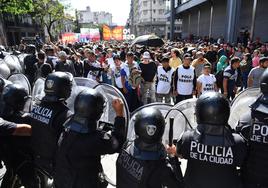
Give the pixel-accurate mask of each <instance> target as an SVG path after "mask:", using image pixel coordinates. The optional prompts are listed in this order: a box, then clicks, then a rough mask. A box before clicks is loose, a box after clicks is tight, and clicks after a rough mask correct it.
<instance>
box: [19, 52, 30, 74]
mask: <svg viewBox="0 0 268 188" xmlns="http://www.w3.org/2000/svg"><path fill="white" fill-rule="evenodd" d="M27 55H28V54H20V55H18V56H17V58H18V59H19V63H20V66H21V67H22V71H23V72H24V69H23V67H24V58H25V57H26V56H27Z"/></svg>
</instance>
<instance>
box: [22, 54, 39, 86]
mask: <svg viewBox="0 0 268 188" xmlns="http://www.w3.org/2000/svg"><path fill="white" fill-rule="evenodd" d="M37 62H38V59H37V57H36V55H34V54H31V55H27V56H26V57H25V58H24V65H25V75H26V76H27V78H28V80H29V82H30V83H31V85H32V84H33V83H34V80H35V68H34V64H35V63H37Z"/></svg>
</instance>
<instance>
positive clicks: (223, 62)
mask: <svg viewBox="0 0 268 188" xmlns="http://www.w3.org/2000/svg"><path fill="white" fill-rule="evenodd" d="M227 66H228V59H227V57H226V56H225V55H223V56H221V57H220V59H219V62H218V63H217V72H216V73H219V72H221V71H223V70H224V69H225V68H226V67H227Z"/></svg>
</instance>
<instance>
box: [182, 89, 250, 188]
mask: <svg viewBox="0 0 268 188" xmlns="http://www.w3.org/2000/svg"><path fill="white" fill-rule="evenodd" d="M229 115H230V107H229V102H228V101H227V100H226V99H225V98H224V96H223V95H221V94H220V93H216V92H208V93H205V94H203V95H201V96H200V98H199V99H198V100H197V102H196V120H197V124H198V125H197V128H196V129H194V130H191V131H187V132H185V133H184V134H183V136H182V138H181V140H180V141H179V142H178V143H177V153H178V155H179V156H182V157H183V158H185V159H187V160H188V163H187V169H186V172H185V176H184V181H185V186H186V187H187V188H188V187H189V188H215V187H217V188H226V187H229V188H237V187H239V186H240V185H241V180H240V177H239V173H238V171H237V169H236V168H237V167H238V166H241V164H242V162H243V160H244V158H245V156H246V145H245V143H244V140H243V138H242V137H241V136H240V135H238V134H234V133H232V132H233V131H232V130H231V128H230V126H229V125H228V119H229Z"/></svg>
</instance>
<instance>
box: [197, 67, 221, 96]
mask: <svg viewBox="0 0 268 188" xmlns="http://www.w3.org/2000/svg"><path fill="white" fill-rule="evenodd" d="M211 67H212V66H211V64H210V63H205V64H204V67H203V74H202V75H200V76H199V77H198V78H197V96H200V95H201V94H204V93H206V92H211V91H217V85H216V78H215V76H214V75H213V74H210V73H211Z"/></svg>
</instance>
